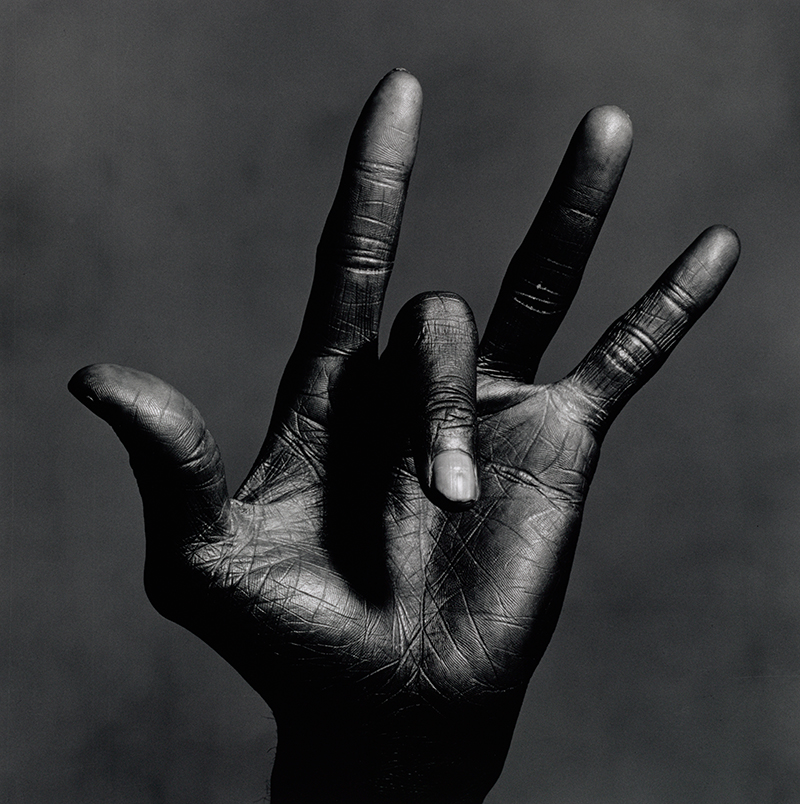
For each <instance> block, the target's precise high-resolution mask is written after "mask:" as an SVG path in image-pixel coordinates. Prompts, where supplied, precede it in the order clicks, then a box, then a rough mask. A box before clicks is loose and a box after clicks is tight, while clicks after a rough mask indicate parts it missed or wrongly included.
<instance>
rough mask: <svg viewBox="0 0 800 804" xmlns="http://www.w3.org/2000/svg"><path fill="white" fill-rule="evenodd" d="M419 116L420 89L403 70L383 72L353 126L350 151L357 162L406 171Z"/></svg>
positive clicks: (412, 152) (415, 136)
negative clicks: (355, 124)
mask: <svg viewBox="0 0 800 804" xmlns="http://www.w3.org/2000/svg"><path fill="white" fill-rule="evenodd" d="M421 116H422V87H421V86H420V83H419V81H417V79H416V78H415V77H414V76H413V75H412V74H411V73H409V72H408V71H406V70H404V69H395V70H392V71H391V72H389V73H387V74H386V75H385V76H384V77H383V78H382V79H381V80H380V81H379V82H378V85H377V86H376V87H375V89H374V90H373V92H372V94H371V95H370V97H369V100H368V101H367V103H366V105H365V106H364V110H363V112H362V114H361V117H360V118H359V122H358V124H357V126H356V130H355V136H354V139H353V141H352V142H351V148H352V147H354V146H355V148H356V153H357V154H358V159H359V161H367V162H369V161H374V162H378V163H381V164H385V165H392V166H394V167H396V168H399V169H405V170H407V171H408V170H410V169H411V166H412V165H413V162H414V157H415V155H416V148H417V141H418V139H419V125H420V119H421Z"/></svg>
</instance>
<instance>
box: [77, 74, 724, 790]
mask: <svg viewBox="0 0 800 804" xmlns="http://www.w3.org/2000/svg"><path fill="white" fill-rule="evenodd" d="M420 107H421V93H420V90H419V86H418V84H417V82H416V81H415V79H414V78H413V77H412V76H410V75H409V74H408V73H405V72H397V71H395V72H392V73H390V74H389V75H388V76H386V77H385V78H384V79H383V81H382V82H381V83H380V84H379V85H378V88H377V89H376V90H375V92H374V93H373V95H372V97H371V98H370V100H369V101H368V103H367V105H366V107H365V109H364V112H363V113H362V116H361V118H360V119H359V123H358V125H357V126H356V130H355V132H354V134H353V139H352V140H351V144H350V148H349V150H348V156H347V160H346V163H345V170H344V176H343V179H342V185H341V186H340V189H339V193H338V194H337V197H336V201H335V202H334V206H333V209H332V211H331V215H330V217H329V219H328V222H327V224H326V227H325V231H324V233H323V236H322V240H321V243H320V247H319V251H318V260H317V270H316V275H315V282H314V288H313V290H312V295H311V299H310V302H309V307H308V311H307V314H306V318H305V320H304V323H303V328H302V331H301V335H300V339H299V342H298V345H297V348H296V350H295V352H294V354H293V356H292V358H291V361H290V363H289V366H288V368H287V370H286V374H285V375H284V379H283V382H282V385H281V389H280V393H279V396H278V402H277V406H276V410H275V413H274V416H273V421H272V424H271V427H270V431H269V434H268V436H267V439H266V441H265V444H264V446H263V448H262V450H261V453H260V455H259V457H258V459H257V461H256V464H255V466H254V468H253V470H252V472H251V474H250V476H249V477H248V479H247V480H246V481H245V483H244V485H243V486H242V488H241V489H240V490H239V492H238V493H237V494H236V495H235V496H234V497H232V498H231V497H229V495H228V492H227V488H226V482H225V475H224V469H223V466H222V462H221V460H220V457H219V452H218V450H217V448H216V446H215V444H214V441H213V439H212V437H211V436H210V434H209V433H208V432H207V431H206V429H205V426H204V424H203V422H202V419H201V418H200V416H199V414H198V413H197V411H196V410H195V409H194V408H193V407H192V405H191V403H189V402H188V401H187V400H186V399H185V398H184V397H183V396H181V395H180V394H179V393H178V392H177V391H175V390H174V389H172V388H170V387H169V386H168V385H166V384H165V383H163V382H162V381H160V380H158V379H156V378H154V377H151V376H149V375H146V374H142V373H141V372H137V371H134V370H132V369H124V368H120V367H117V366H109V365H101V366H91V367H88V368H86V369H83V370H82V371H80V372H78V374H76V375H75V377H74V378H73V380H72V381H71V386H70V387H71V390H72V392H73V393H74V394H75V395H76V396H77V397H78V398H79V399H80V400H81V401H82V402H84V404H86V405H87V406H88V407H89V408H90V409H91V410H93V411H94V412H95V413H97V414H98V415H99V416H101V417H102V418H103V419H105V420H106V421H107V422H108V423H109V424H111V425H112V427H113V428H114V429H115V431H116V433H117V434H118V435H119V437H120V438H121V440H122V441H123V443H124V444H125V446H126V448H127V449H128V451H129V453H130V458H131V464H132V466H133V469H134V472H135V474H136V477H137V480H138V483H139V487H140V490H141V494H142V498H143V503H144V516H145V527H146V534H147V559H146V567H145V583H146V589H147V593H148V595H149V597H150V599H151V601H152V602H153V604H154V605H155V606H156V608H157V609H158V610H159V611H160V612H161V613H162V614H164V615H165V616H166V617H168V618H170V619H172V620H174V621H175V622H177V623H180V624H181V625H183V626H185V627H186V628H188V629H190V630H191V631H193V632H194V633H195V634H197V635H198V636H199V637H201V638H202V639H204V640H205V641H206V642H207V643H208V644H209V645H210V646H211V647H213V648H214V649H215V650H217V651H218V652H219V653H220V654H222V655H223V656H224V657H225V658H226V659H227V660H228V661H230V662H231V663H232V664H233V665H234V667H236V668H237V669H238V670H239V672H241V673H242V675H243V676H244V677H245V678H246V679H247V681H248V682H249V683H250V684H252V686H253V687H254V688H255V689H256V690H257V691H258V692H259V693H260V694H261V695H262V696H263V698H264V699H265V700H266V701H267V703H268V704H269V705H270V706H271V707H272V709H273V712H274V714H275V717H276V719H277V723H278V735H279V744H278V751H277V757H276V763H275V768H274V771H273V777H272V796H273V799H272V800H273V801H274V802H276V803H277V804H280V802H338V801H341V802H350V803H351V804H352V803H353V802H356V803H357V802H385V801H386V802H388V801H392V802H410V801H414V802H436V803H437V804H442V802H479V801H482V800H483V799H484V797H485V795H486V794H487V792H488V791H489V789H490V788H491V786H492V785H493V784H494V782H495V781H496V779H497V777H498V775H499V773H500V770H501V768H502V764H503V761H504V759H505V756H506V753H507V750H508V745H509V742H510V740H511V735H512V732H513V728H514V724H515V721H516V718H517V714H518V712H519V708H520V706H521V704H522V698H523V694H524V692H525V688H526V685H527V683H528V680H529V679H530V677H531V674H532V673H533V671H534V669H535V667H536V665H537V663H538V661H539V659H540V658H541V656H542V653H543V651H544V650H545V648H546V646H547V643H548V641H549V639H550V636H551V634H552V632H553V628H554V627H555V624H556V620H557V618H558V615H559V612H560V609H561V603H562V600H563V596H564V592H565V588H566V584H567V579H568V575H569V571H570V566H571V563H572V556H573V552H574V549H575V542H576V539H577V536H578V530H579V527H580V522H581V515H582V510H583V504H584V500H585V498H586V494H587V491H588V488H589V483H590V481H591V478H592V474H593V472H594V469H595V465H596V462H597V457H598V451H599V448H600V443H601V441H602V438H603V436H604V434H605V432H606V429H607V427H608V425H609V423H610V422H611V421H612V420H613V418H614V416H615V415H616V414H617V413H618V412H619V410H620V409H621V407H622V406H623V405H624V404H625V402H626V401H627V400H628V399H629V398H630V397H631V395H632V394H633V393H634V392H635V391H636V390H637V389H638V388H639V387H641V386H642V385H643V384H644V382H645V381H646V380H647V379H648V378H649V377H650V376H652V374H653V373H654V372H655V370H656V369H657V368H658V367H659V366H660V365H661V363H662V362H663V360H664V359H665V358H666V356H667V354H668V353H669V352H670V351H671V349H672V348H673V347H674V345H675V344H676V343H677V341H678V340H679V339H680V337H681V336H682V335H683V334H684V333H685V332H686V331H687V330H688V329H689V327H690V326H691V325H692V323H693V322H694V321H695V320H696V318H697V317H698V316H699V315H700V313H701V312H702V311H703V310H704V309H705V308H706V307H707V306H708V305H709V304H710V303H711V301H712V300H713V298H714V297H715V296H716V294H717V292H718V291H719V290H720V288H721V287H722V285H723V284H724V281H725V280H726V279H727V276H728V275H729V273H730V271H731V270H732V269H733V266H734V264H735V262H736V259H737V256H738V242H737V239H736V236H735V235H734V234H733V233H732V232H731V231H730V230H727V229H725V228H723V227H716V228H713V229H710V230H707V231H706V232H705V233H703V234H702V235H701V236H700V237H699V238H698V239H697V240H696V241H695V243H694V244H692V246H690V247H689V249H688V250H687V251H686V252H685V253H684V254H683V255H682V256H681V257H680V258H679V259H678V260H677V261H676V262H675V263H674V264H673V266H671V267H670V268H669V269H668V270H667V271H666V273H665V274H664V275H663V276H662V277H661V279H660V280H659V281H658V282H657V283H656V285H654V286H653V288H652V289H651V290H650V291H649V292H648V294H646V295H645V296H644V297H643V299H642V300H641V301H640V302H639V303H638V304H637V305H636V306H635V307H634V308H632V309H631V310H630V311H629V312H628V313H627V314H626V315H625V316H623V318H621V319H620V320H619V321H618V322H617V323H616V324H614V325H613V326H612V327H611V328H610V329H609V330H608V332H607V333H606V334H605V335H604V336H603V338H602V339H601V340H600V341H599V343H598V344H597V346H595V347H594V349H592V350H591V351H590V352H589V354H588V355H587V357H586V358H585V359H584V360H583V361H582V362H581V363H580V365H579V366H578V367H577V368H576V369H575V370H574V371H572V372H571V373H570V374H568V375H567V376H566V377H565V378H564V379H563V380H561V381H560V382H557V383H554V384H551V385H534V384H533V380H534V375H535V372H536V367H537V365H538V362H539V359H540V357H541V354H542V352H543V351H544V349H545V348H546V346H547V344H548V343H549V341H550V339H551V337H552V335H553V333H554V332H555V330H556V328H557V327H558V324H559V323H560V321H561V319H562V318H563V315H564V314H565V312H566V310H567V308H568V307H569V304H570V302H571V300H572V298H573V296H574V294H575V292H576V290H577V287H578V283H579V281H580V276H581V274H582V271H583V268H584V265H585V263H586V259H587V258H588V256H589V253H590V251H591V248H592V245H593V243H594V241H595V239H596V237H597V234H598V233H599V230H600V226H601V225H602V222H603V220H604V218H605V214H606V212H607V210H608V207H609V205H610V203H611V201H612V199H613V196H614V193H615V191H616V187H617V184H618V182H619V179H620V177H621V174H622V170H623V168H624V165H625V162H626V160H627V157H628V153H629V150H630V144H631V130H630V123H629V121H628V119H627V117H626V116H625V115H624V113H622V112H620V111H619V110H618V109H615V108H613V107H602V108H598V109H595V110H593V111H592V112H590V113H589V114H588V115H587V116H586V118H584V120H583V122H582V123H581V125H580V127H579V128H578V130H577V132H576V134H575V136H574V137H573V140H572V142H571V144H570V147H569V149H568V151H567V154H566V156H565V158H564V162H563V163H562V166H561V168H560V169H559V171H558V173H557V175H556V178H555V181H554V183H553V186H552V188H551V190H550V193H549V194H548V196H547V198H546V199H545V202H544V203H543V205H542V209H541V211H540V213H539V215H538V216H537V218H536V220H535V221H534V224H533V226H532V228H531V230H530V232H529V233H528V235H527V237H526V238H525V241H524V242H523V244H522V246H521V248H520V250H519V252H518V253H517V255H516V256H515V258H514V260H513V261H512V263H511V266H510V268H509V272H508V274H507V277H506V280H505V282H504V284H503V288H502V289H501V292H500V296H499V298H498V301H497V305H496V308H495V310H494V312H493V314H492V317H491V320H490V322H489V325H488V327H487V332H486V334H485V336H484V338H483V341H482V343H481V345H480V347H478V346H477V335H476V333H475V326H474V323H473V320H472V316H471V313H470V311H469V308H468V307H467V306H466V303H465V302H463V301H462V300H461V299H459V298H458V297H456V296H453V295H451V294H444V293H437V294H426V295H424V296H421V297H418V298H417V299H415V300H412V302H410V303H409V304H408V305H407V306H406V307H405V308H404V309H403V310H402V311H401V313H400V314H399V316H398V319H397V321H396V322H395V324H394V327H393V329H392V334H391V337H390V341H389V345H388V347H387V350H386V352H385V353H384V354H383V355H382V356H380V357H379V355H378V349H377V336H378V326H379V317H380V308H381V303H382V299H383V293H384V290H385V286H386V282H387V280H388V275H389V271H390V269H391V267H392V263H393V258H394V252H395V248H396V241H397V235H398V232H399V226H400V220H401V216H402V209H403V204H404V199H405V191H406V187H407V184H408V178H409V174H410V171H411V166H412V163H413V158H414V153H415V150H416V142H417V136H418V125H419V114H420ZM439 455H442V456H443V458H440V459H439V460H440V461H441V464H439V463H437V457H436V456H439ZM448 466H453V467H455V468H454V469H453V470H452V471H448V468H447V467H448ZM473 466H476V467H477V476H478V478H479V488H478V486H476V485H475V484H474V482H473V480H472V477H473V476H472V474H471V472H472V471H473V469H472V468H473Z"/></svg>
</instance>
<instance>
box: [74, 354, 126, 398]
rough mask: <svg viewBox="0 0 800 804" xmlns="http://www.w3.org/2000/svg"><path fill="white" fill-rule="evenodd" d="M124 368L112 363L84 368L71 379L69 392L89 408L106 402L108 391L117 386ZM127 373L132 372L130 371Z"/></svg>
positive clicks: (95, 364) (94, 364) (96, 364)
mask: <svg viewBox="0 0 800 804" xmlns="http://www.w3.org/2000/svg"><path fill="white" fill-rule="evenodd" d="M122 371H125V369H123V368H122V366H115V365H113V364H111V363H93V364H92V365H89V366H84V367H83V368H82V369H79V370H78V371H76V372H75V373H74V374H73V375H72V377H70V380H69V382H68V383H67V390H68V391H69V392H70V393H71V394H72V395H73V396H74V397H75V398H76V399H77V400H78V401H79V402H82V403H83V404H84V405H87V406H89V407H91V406H93V405H96V404H97V403H98V402H101V401H104V399H105V397H106V396H107V395H108V390H109V389H110V388H112V387H113V386H115V385H116V384H117V381H118V380H119V379H120V378H119V374H120V372H122ZM127 371H131V369H128V370H127Z"/></svg>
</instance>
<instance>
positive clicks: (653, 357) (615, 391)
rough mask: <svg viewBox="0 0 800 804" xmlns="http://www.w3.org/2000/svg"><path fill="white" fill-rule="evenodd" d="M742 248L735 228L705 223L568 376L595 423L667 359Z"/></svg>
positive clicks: (601, 424) (605, 421) (604, 422)
mask: <svg viewBox="0 0 800 804" xmlns="http://www.w3.org/2000/svg"><path fill="white" fill-rule="evenodd" d="M739 250H740V246H739V238H738V236H737V235H736V233H735V232H734V231H733V230H732V229H729V228H727V227H725V226H713V227H711V228H710V229H706V231H705V232H703V233H702V234H701V235H700V236H699V237H698V238H697V239H696V240H695V241H694V243H692V245H691V246H689V248H688V249H686V251H684V252H683V254H681V256H680V257H679V258H678V259H677V260H676V261H675V262H674V263H673V264H672V265H671V266H670V267H669V268H668V269H667V270H666V271H665V272H664V273H663V274H662V276H661V277H660V278H659V280H658V281H657V282H656V283H655V285H653V287H652V288H650V290H649V291H648V292H647V293H646V294H645V295H644V296H643V297H642V298H641V299H640V300H639V302H638V303H637V304H636V305H634V306H633V307H632V308H631V309H630V310H628V312H627V313H625V315H623V316H622V317H621V318H619V319H617V321H615V322H614V324H612V325H611V327H610V328H609V329H608V330H607V331H606V333H605V334H604V335H603V337H602V338H601V339H600V340H599V341H598V343H597V344H596V345H595V346H594V348H592V350H591V351H590V352H589V354H587V355H586V357H585V358H584V359H583V360H582V361H581V363H580V364H579V365H578V367H577V368H576V369H575V370H574V371H573V372H572V373H571V374H570V375H568V376H567V377H566V378H565V380H564V382H567V383H570V384H572V385H573V386H574V387H575V388H576V390H578V391H579V398H580V399H582V400H584V402H585V403H586V409H585V410H584V414H585V416H586V418H587V421H588V422H589V423H590V424H591V425H592V426H593V427H594V429H596V430H597V431H601V432H602V431H603V430H604V429H605V428H606V427H607V426H608V425H609V424H610V423H611V421H613V419H614V417H615V416H616V415H617V414H618V413H619V411H620V410H621V409H622V408H623V407H624V406H625V403H626V402H627V401H628V400H629V399H630V398H631V397H632V396H633V395H634V394H635V393H636V391H638V390H639V389H640V388H641V387H642V386H643V385H644V384H645V383H646V382H647V381H648V380H649V379H650V378H651V377H652V376H653V375H654V374H655V373H656V372H657V371H658V369H659V368H660V367H661V365H663V363H664V361H665V360H666V359H667V357H669V355H670V353H671V352H672V350H673V349H674V348H675V346H676V345H677V344H678V342H679V341H680V340H681V338H683V336H684V335H685V334H686V333H687V332H688V331H689V330H690V329H691V327H692V326H693V324H694V323H695V322H696V321H697V319H698V318H699V317H700V316H701V315H702V314H703V313H704V312H705V311H706V310H707V309H708V307H709V306H710V305H711V303H712V302H713V301H714V299H716V297H717V295H718V294H719V292H720V291H721V290H722V288H723V286H724V285H725V283H726V281H727V280H728V277H729V276H730V275H731V272H732V271H733V269H734V267H735V265H736V262H737V260H738V258H739Z"/></svg>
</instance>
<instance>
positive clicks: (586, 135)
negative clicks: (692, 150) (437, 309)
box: [480, 106, 633, 382]
mask: <svg viewBox="0 0 800 804" xmlns="http://www.w3.org/2000/svg"><path fill="white" fill-rule="evenodd" d="M632 144H633V128H632V125H631V121H630V118H629V117H628V115H627V114H625V112H623V111H622V110H621V109H619V108H618V107H616V106H598V107H596V108H594V109H592V110H591V111H590V112H588V114H586V116H585V117H584V118H583V120H582V121H581V123H580V125H579V126H578V128H577V129H576V131H575V134H574V135H573V137H572V140H571V141H570V144H569V147H568V148H567V151H566V154H565V155H564V159H563V160H562V162H561V165H560V167H559V169H558V171H557V173H556V176H555V178H554V179H553V183H552V185H551V187H550V189H549V191H548V193H547V195H546V196H545V199H544V201H543V203H542V206H541V208H540V209H539V212H538V214H537V215H536V218H535V219H534V221H533V223H532V225H531V228H530V229H529V231H528V233H527V235H526V236H525V239H524V240H523V242H522V245H521V246H520V248H519V250H518V251H517V252H516V254H515V255H514V257H513V259H512V260H511V263H510V265H509V267H508V271H507V272H506V275H505V278H504V280H503V284H502V287H501V289H500V293H499V295H498V299H497V302H496V304H495V307H494V310H493V311H492V315H491V317H490V319H489V324H488V326H487V328H486V334H485V336H484V338H483V342H482V344H481V355H480V365H481V370H482V371H484V372H486V373H488V374H492V375H494V376H504V377H510V378H513V379H519V380H522V381H524V382H533V380H534V378H535V375H536V370H537V368H538V366H539V362H540V361H541V358H542V355H543V354H544V351H545V349H546V348H547V346H548V344H549V343H550V341H551V340H552V338H553V335H555V333H556V330H557V329H558V327H559V325H560V324H561V321H562V320H563V318H564V316H565V315H566V313H567V310H568V309H569V306H570V304H571V303H572V300H573V299H574V298H575V294H576V292H577V290H578V287H579V285H580V281H581V278H582V276H583V271H584V268H585V267H586V263H587V261H588V259H589V255H590V254H591V251H592V248H593V247H594V244H595V242H596V240H597V237H598V235H599V234H600V229H601V228H602V225H603V222H604V221H605V218H606V215H607V214H608V210H609V208H610V206H611V202H612V201H613V199H614V195H615V193H616V191H617V187H618V186H619V182H620V179H621V178H622V174H623V171H624V169H625V165H626V164H627V161H628V157H629V155H630V151H631V146H632Z"/></svg>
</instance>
